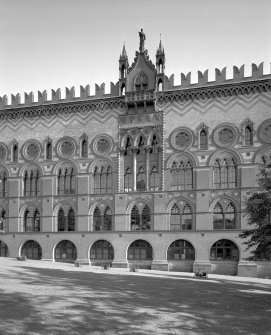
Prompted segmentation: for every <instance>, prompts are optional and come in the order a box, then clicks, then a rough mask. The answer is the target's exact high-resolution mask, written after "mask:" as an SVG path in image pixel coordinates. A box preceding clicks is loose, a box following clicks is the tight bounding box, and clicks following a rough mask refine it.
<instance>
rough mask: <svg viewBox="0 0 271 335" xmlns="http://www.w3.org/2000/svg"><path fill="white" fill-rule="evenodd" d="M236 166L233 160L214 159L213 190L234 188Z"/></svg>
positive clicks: (235, 183)
mask: <svg viewBox="0 0 271 335" xmlns="http://www.w3.org/2000/svg"><path fill="white" fill-rule="evenodd" d="M236 171H237V166H236V164H235V161H234V159H226V158H224V159H223V160H219V159H216V161H215V163H214V167H213V174H214V187H215V188H235V187H236V185H237V178H236Z"/></svg>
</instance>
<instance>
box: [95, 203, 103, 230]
mask: <svg viewBox="0 0 271 335" xmlns="http://www.w3.org/2000/svg"><path fill="white" fill-rule="evenodd" d="M101 228H102V216H101V210H100V208H99V207H96V208H95V210H94V213H93V229H94V230H95V231H99V230H102V229H101Z"/></svg>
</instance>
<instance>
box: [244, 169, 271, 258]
mask: <svg viewBox="0 0 271 335" xmlns="http://www.w3.org/2000/svg"><path fill="white" fill-rule="evenodd" d="M258 183H259V186H260V189H259V191H257V192H254V193H253V195H252V196H251V197H249V198H248V199H247V200H246V208H245V215H246V216H247V217H248V224H249V225H252V226H253V227H252V228H251V229H248V230H245V231H243V232H242V233H241V234H240V235H239V237H241V238H242V239H246V240H245V242H244V244H246V245H247V249H246V250H248V249H250V248H253V250H252V251H251V256H250V257H248V258H247V260H254V261H256V260H269V261H270V260H271V222H270V221H271V164H268V165H267V166H266V167H264V168H263V169H262V170H261V172H260V174H259V179H258Z"/></svg>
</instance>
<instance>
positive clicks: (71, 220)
mask: <svg viewBox="0 0 271 335" xmlns="http://www.w3.org/2000/svg"><path fill="white" fill-rule="evenodd" d="M57 231H75V213H74V210H73V209H72V208H69V209H68V210H66V211H64V210H63V208H60V209H59V211H58V214H57Z"/></svg>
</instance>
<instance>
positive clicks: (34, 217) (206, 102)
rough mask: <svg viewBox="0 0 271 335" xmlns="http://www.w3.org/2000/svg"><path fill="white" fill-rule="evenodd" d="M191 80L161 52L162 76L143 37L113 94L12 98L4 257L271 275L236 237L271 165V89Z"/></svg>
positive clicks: (4, 121) (0, 157) (258, 77)
mask: <svg viewBox="0 0 271 335" xmlns="http://www.w3.org/2000/svg"><path fill="white" fill-rule="evenodd" d="M181 79H182V81H181V85H177V86H176V85H174V78H173V75H172V76H170V77H167V76H166V74H165V52H164V49H163V46H162V43H161V41H160V44H159V46H158V49H157V52H156V62H155V64H153V63H152V61H151V60H150V59H149V56H148V51H147V50H146V49H145V36H144V33H143V31H141V32H140V46H139V50H138V51H136V53H135V59H134V61H133V63H132V65H130V66H129V63H128V58H127V54H126V51H125V47H123V50H122V53H121V56H120V58H119V81H118V82H117V83H116V84H112V83H111V92H110V93H109V94H105V92H104V84H102V85H101V86H98V85H96V86H95V88H96V94H95V95H94V96H90V95H89V86H87V87H82V86H81V91H80V97H75V93H74V88H71V89H66V98H65V99H62V98H61V92H60V90H56V91H54V90H52V99H51V100H50V101H48V100H47V94H46V92H45V91H44V92H39V93H38V101H34V99H33V94H32V93H30V94H25V101H24V103H23V104H22V103H21V101H20V96H19V95H16V96H14V95H12V101H11V104H8V101H7V97H6V96H4V97H2V98H0V118H1V123H0V128H1V143H0V161H1V162H0V216H1V220H0V225H1V227H0V230H1V232H2V233H1V235H0V256H6V257H16V256H20V255H26V256H27V257H28V258H33V259H43V260H54V261H69V262H73V261H75V260H76V259H77V260H80V261H82V262H90V263H91V264H104V263H106V264H108V263H110V264H111V265H112V266H121V267H125V266H127V264H131V263H136V264H137V265H138V266H140V267H146V268H151V269H162V270H168V269H169V270H177V271H178V270H179V271H193V268H194V270H196V269H197V268H201V269H203V268H204V269H205V270H206V271H208V272H213V273H225V274H236V273H239V274H243V275H250V273H252V272H253V273H254V274H255V271H256V270H257V269H258V275H259V276H264V275H266V274H267V273H268V271H270V266H269V265H267V263H265V265H264V266H263V265H262V264H260V263H258V264H248V263H246V262H244V261H243V259H244V258H245V257H247V256H248V252H247V251H245V246H244V245H243V244H242V241H241V240H240V239H239V237H238V236H239V233H240V232H241V230H242V229H245V228H247V224H246V218H245V217H244V216H243V215H242V209H243V206H244V204H243V200H244V198H245V197H246V196H249V195H250V194H251V192H252V191H253V190H254V189H255V188H256V187H257V173H258V171H259V166H260V165H261V164H265V163H266V162H267V161H269V160H270V157H271V146H270V144H271V130H270V129H271V114H270V108H271V75H263V65H262V64H260V65H259V66H256V65H254V64H253V65H252V75H251V76H250V77H245V76H244V66H242V67H241V68H237V67H234V68H233V78H232V79H226V69H225V68H224V69H223V70H222V71H220V70H218V69H216V79H215V81H208V71H205V72H204V73H201V72H198V83H194V84H191V77H190V73H189V74H188V75H184V74H182V75H181ZM255 269H256V270H255ZM251 271H252V272H251Z"/></svg>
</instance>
